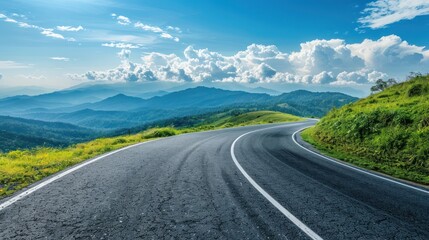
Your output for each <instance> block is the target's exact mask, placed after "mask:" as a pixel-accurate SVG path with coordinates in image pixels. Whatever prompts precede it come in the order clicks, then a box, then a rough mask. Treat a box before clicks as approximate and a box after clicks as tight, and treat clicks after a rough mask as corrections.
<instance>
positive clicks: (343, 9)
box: [0, 0, 429, 97]
mask: <svg viewBox="0 0 429 240" xmlns="http://www.w3.org/2000/svg"><path fill="white" fill-rule="evenodd" d="M404 4H405V1H403V0H396V1H390V2H389V3H385V2H384V1H380V0H378V1H348V2H344V1H330V2H320V1H313V0H307V1H303V2H300V3H296V2H294V1H272V2H271V4H263V3H261V2H258V1H249V2H246V4H242V3H239V2H238V1H232V2H231V1H221V2H219V1H208V2H206V1H205V2H204V3H200V2H198V1H187V2H186V3H171V2H169V1H157V2H151V1H143V2H142V1H122V2H120V3H119V2H115V1H109V0H98V1H91V3H88V2H84V1H58V2H55V3H51V2H49V3H48V2H47V1H45V0H38V1H32V2H23V1H21V0H16V1H9V2H3V3H0V6H1V9H2V10H0V28H1V29H2V32H4V37H3V38H2V39H0V43H1V44H0V51H2V52H3V54H2V57H1V58H0V88H3V89H5V90H6V89H10V88H15V89H17V91H18V92H19V89H20V88H33V87H37V88H46V89H49V90H52V91H56V90H61V89H65V88H70V87H73V86H76V85H79V84H82V83H90V82H91V81H103V82H105V83H110V82H112V83H116V82H123V83H127V82H135V81H137V82H151V81H157V82H167V83H169V84H171V86H172V87H174V86H176V85H177V84H182V83H188V82H190V83H193V84H197V85H203V86H211V85H216V86H218V87H219V88H222V87H223V86H225V85H228V84H229V83H234V84H242V85H244V86H250V87H264V88H268V89H273V90H279V91H281V92H290V91H293V90H297V89H303V90H309V91H335V92H342V93H346V94H349V95H353V96H359V97H364V96H367V95H368V94H369V92H370V91H369V88H370V86H371V84H373V83H374V82H375V81H376V80H377V79H380V78H381V79H385V80H386V79H388V78H394V79H396V80H398V81H403V80H405V79H406V76H408V74H409V73H410V72H422V73H425V71H426V69H427V68H428V67H429V50H427V47H426V46H428V44H429V40H428V39H427V38H426V37H425V35H424V33H425V30H426V28H427V26H428V25H429V17H428V14H429V4H428V3H425V2H422V1H413V2H411V3H409V4H406V5H404ZM320 9H323V11H320ZM306 13H308V14H306ZM220 14H222V15H220ZM219 16H222V17H221V18H219ZM338 19H341V21H338ZM315 23H317V24H315ZM34 91H35V92H36V93H37V91H36V90H34ZM39 92H43V91H42V90H40V91H39Z"/></svg>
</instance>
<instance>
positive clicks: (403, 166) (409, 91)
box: [304, 76, 429, 184]
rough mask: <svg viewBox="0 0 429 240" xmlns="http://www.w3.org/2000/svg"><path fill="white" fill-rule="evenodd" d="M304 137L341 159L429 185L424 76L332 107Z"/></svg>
mask: <svg viewBox="0 0 429 240" xmlns="http://www.w3.org/2000/svg"><path fill="white" fill-rule="evenodd" d="M304 136H306V139H307V140H308V141H310V142H311V143H313V144H315V145H316V146H318V147H319V148H320V149H324V150H325V151H327V152H328V153H331V154H333V155H334V156H337V157H339V158H341V159H343V160H346V161H351V162H352V163H354V164H357V165H360V166H362V167H366V168H370V169H374V170H377V171H382V172H384V173H387V174H391V175H393V176H396V177H401V178H405V179H409V180H413V181H417V182H421V183H425V184H429V144H428V143H429V76H417V77H415V78H413V79H411V80H408V81H406V82H403V83H400V84H396V85H394V86H391V87H389V88H387V89H385V90H384V91H382V92H379V93H377V94H373V95H371V96H369V97H367V98H365V99H361V100H359V101H357V102H355V103H351V104H348V105H345V106H343V107H341V108H339V109H334V110H332V111H330V112H329V113H328V114H327V115H326V116H325V117H323V118H322V119H321V121H320V122H319V123H318V124H317V125H316V126H315V127H314V128H313V129H311V130H308V131H307V132H305V133H304Z"/></svg>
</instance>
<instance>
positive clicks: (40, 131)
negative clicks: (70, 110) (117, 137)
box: [0, 116, 100, 152]
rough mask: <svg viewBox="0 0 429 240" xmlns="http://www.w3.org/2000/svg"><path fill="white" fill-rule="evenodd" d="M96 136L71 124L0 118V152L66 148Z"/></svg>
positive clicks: (98, 134) (88, 130)
mask: <svg viewBox="0 0 429 240" xmlns="http://www.w3.org/2000/svg"><path fill="white" fill-rule="evenodd" d="M97 136H100V133H99V132H96V131H94V130H90V129H86V128H82V127H78V126H74V125H71V124H66V123H58V122H42V121H36V120H28V119H22V118H14V117H6V116H0V152H7V151H10V150H15V149H24V148H33V147H36V146H49V147H59V146H66V145H68V144H71V143H77V142H83V141H88V140H90V139H94V138H96V137H97Z"/></svg>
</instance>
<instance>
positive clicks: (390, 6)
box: [358, 0, 429, 29]
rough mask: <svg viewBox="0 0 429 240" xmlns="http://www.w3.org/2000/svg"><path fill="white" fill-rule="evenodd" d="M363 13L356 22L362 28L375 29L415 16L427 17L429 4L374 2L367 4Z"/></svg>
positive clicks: (424, 1) (422, 1) (418, 1)
mask: <svg viewBox="0 0 429 240" xmlns="http://www.w3.org/2000/svg"><path fill="white" fill-rule="evenodd" d="M363 13H364V14H365V16H363V17H361V18H359V20H358V22H359V23H361V24H362V26H363V27H368V28H372V29H376V28H382V27H385V26H387V25H389V24H392V23H395V22H399V21H402V20H410V19H413V18H415V17H417V16H422V15H429V2H428V1H427V0H376V1H373V2H370V3H368V5H367V7H366V8H365V10H364V11H363Z"/></svg>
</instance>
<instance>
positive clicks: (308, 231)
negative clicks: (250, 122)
mask: <svg viewBox="0 0 429 240" xmlns="http://www.w3.org/2000/svg"><path fill="white" fill-rule="evenodd" d="M300 124H301V123H300ZM294 125H296V124H288V125H286V126H294ZM278 127H285V125H281V126H275V127H269V128H263V129H257V130H253V131H250V132H247V133H244V134H242V135H240V136H239V137H237V138H236V139H235V140H234V142H233V143H232V144H231V148H230V152H231V157H232V160H233V161H234V163H235V166H236V167H237V168H238V170H240V172H241V173H242V174H243V176H244V177H245V178H246V179H247V181H249V183H250V184H251V185H252V186H253V187H254V188H255V189H256V190H258V192H259V193H260V194H262V196H264V197H265V198H266V199H267V200H268V201H269V202H270V203H271V204H272V205H274V207H276V208H277V209H278V210H279V211H280V212H281V213H283V215H284V216H286V217H287V218H288V219H289V220H290V221H291V222H292V223H293V224H295V225H296V226H297V227H298V228H299V229H301V230H302V231H303V232H304V233H305V234H307V236H309V237H310V238H311V239H313V240H323V238H321V237H320V236H319V235H317V233H315V232H314V231H313V230H311V229H310V228H309V227H308V226H307V225H305V224H304V223H303V222H301V221H300V220H299V219H298V218H296V217H295V216H294V215H293V214H292V213H291V212H289V211H288V210H287V209H286V208H285V207H283V206H282V205H281V204H280V203H279V202H277V201H276V200H275V199H274V198H273V197H272V196H271V195H270V194H268V193H267V192H266V191H265V190H264V189H263V188H262V187H261V186H259V184H257V183H256V182H255V180H253V178H252V177H250V176H249V174H247V172H246V171H245V170H244V169H243V167H242V166H241V165H240V163H239V162H238V160H237V158H236V156H235V153H234V147H235V144H236V143H237V142H238V140H240V139H241V138H242V137H244V136H246V135H248V134H251V133H255V132H259V131H263V130H268V129H272V128H278Z"/></svg>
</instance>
